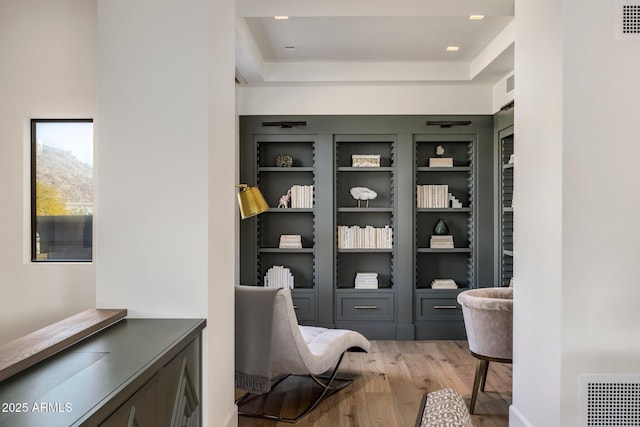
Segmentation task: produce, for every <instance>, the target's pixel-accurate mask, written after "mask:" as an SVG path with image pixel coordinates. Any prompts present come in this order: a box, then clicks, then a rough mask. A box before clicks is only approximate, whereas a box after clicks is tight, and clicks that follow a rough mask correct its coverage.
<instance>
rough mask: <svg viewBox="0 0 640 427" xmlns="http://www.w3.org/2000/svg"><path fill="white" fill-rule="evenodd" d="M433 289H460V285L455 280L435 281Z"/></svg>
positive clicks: (432, 284) (432, 285) (432, 283)
mask: <svg viewBox="0 0 640 427" xmlns="http://www.w3.org/2000/svg"><path fill="white" fill-rule="evenodd" d="M431 289H458V284H457V283H456V281H455V280H453V279H433V281H432V282H431Z"/></svg>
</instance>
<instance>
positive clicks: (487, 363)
mask: <svg viewBox="0 0 640 427" xmlns="http://www.w3.org/2000/svg"><path fill="white" fill-rule="evenodd" d="M485 362H486V363H485V364H484V370H483V371H482V380H481V382H480V391H484V385H485V384H486V383H487V372H489V361H488V360H486V361H485Z"/></svg>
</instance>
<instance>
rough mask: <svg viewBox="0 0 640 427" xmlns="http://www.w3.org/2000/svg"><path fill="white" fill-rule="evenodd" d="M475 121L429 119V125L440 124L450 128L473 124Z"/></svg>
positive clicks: (442, 126)
mask: <svg viewBox="0 0 640 427" xmlns="http://www.w3.org/2000/svg"><path fill="white" fill-rule="evenodd" d="M472 123H473V122H471V121H470V120H429V121H427V126H440V127H441V128H450V127H454V126H471V124H472Z"/></svg>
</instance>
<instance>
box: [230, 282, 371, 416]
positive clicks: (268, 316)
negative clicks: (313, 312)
mask: <svg viewBox="0 0 640 427" xmlns="http://www.w3.org/2000/svg"><path fill="white" fill-rule="evenodd" d="M235 289H236V290H235V296H236V325H235V326H236V329H235V336H236V367H235V368H236V369H235V370H236V372H235V377H236V388H238V389H240V390H243V391H245V392H246V394H245V395H244V396H242V397H241V398H240V399H238V400H237V401H236V404H237V405H238V413H239V414H240V415H245V416H250V417H257V418H265V419H270V420H275V421H285V422H297V421H298V420H300V419H301V418H302V417H304V416H305V415H307V414H308V413H309V412H311V411H312V410H313V409H314V408H315V407H316V406H317V405H318V403H320V401H321V400H322V399H323V398H324V397H326V396H328V395H329V394H330V393H332V392H334V391H337V390H339V389H342V388H343V387H345V386H347V385H349V384H350V383H351V380H350V379H349V380H342V379H338V378H336V377H337V373H338V368H339V366H340V362H341V361H342V358H343V356H344V354H345V353H346V352H347V351H360V352H368V351H369V349H370V347H371V344H370V342H369V341H368V340H367V339H366V338H365V337H364V336H363V335H361V334H360V333H358V332H355V331H351V330H343V329H327V328H320V327H314V326H302V325H298V319H297V317H296V313H295V309H294V306H293V302H292V299H291V291H290V290H289V289H272V288H264V287H258V286H241V285H239V286H236V288H235ZM323 374H326V375H323ZM292 375H295V376H307V377H309V378H311V379H312V380H313V382H315V384H317V385H318V386H319V387H320V389H319V390H320V393H319V396H318V397H317V398H316V399H315V400H314V401H313V402H312V403H311V404H310V405H309V407H308V408H306V409H305V410H303V411H302V412H301V413H300V414H299V415H297V416H295V417H290V418H286V417H281V416H280V415H270V414H265V413H258V412H254V411H245V404H247V403H249V402H250V401H251V400H253V399H255V398H257V397H259V396H260V395H265V394H267V393H269V392H270V391H271V390H272V389H274V388H275V387H276V386H277V385H278V384H279V383H280V382H282V381H284V380H285V379H287V378H288V377H290V376H292ZM311 384H313V383H311ZM316 388H317V387H316Z"/></svg>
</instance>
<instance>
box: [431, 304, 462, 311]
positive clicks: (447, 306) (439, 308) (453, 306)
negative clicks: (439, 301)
mask: <svg viewBox="0 0 640 427" xmlns="http://www.w3.org/2000/svg"><path fill="white" fill-rule="evenodd" d="M433 308H435V309H436V310H455V309H457V308H458V306H457V305H434V306H433Z"/></svg>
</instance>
